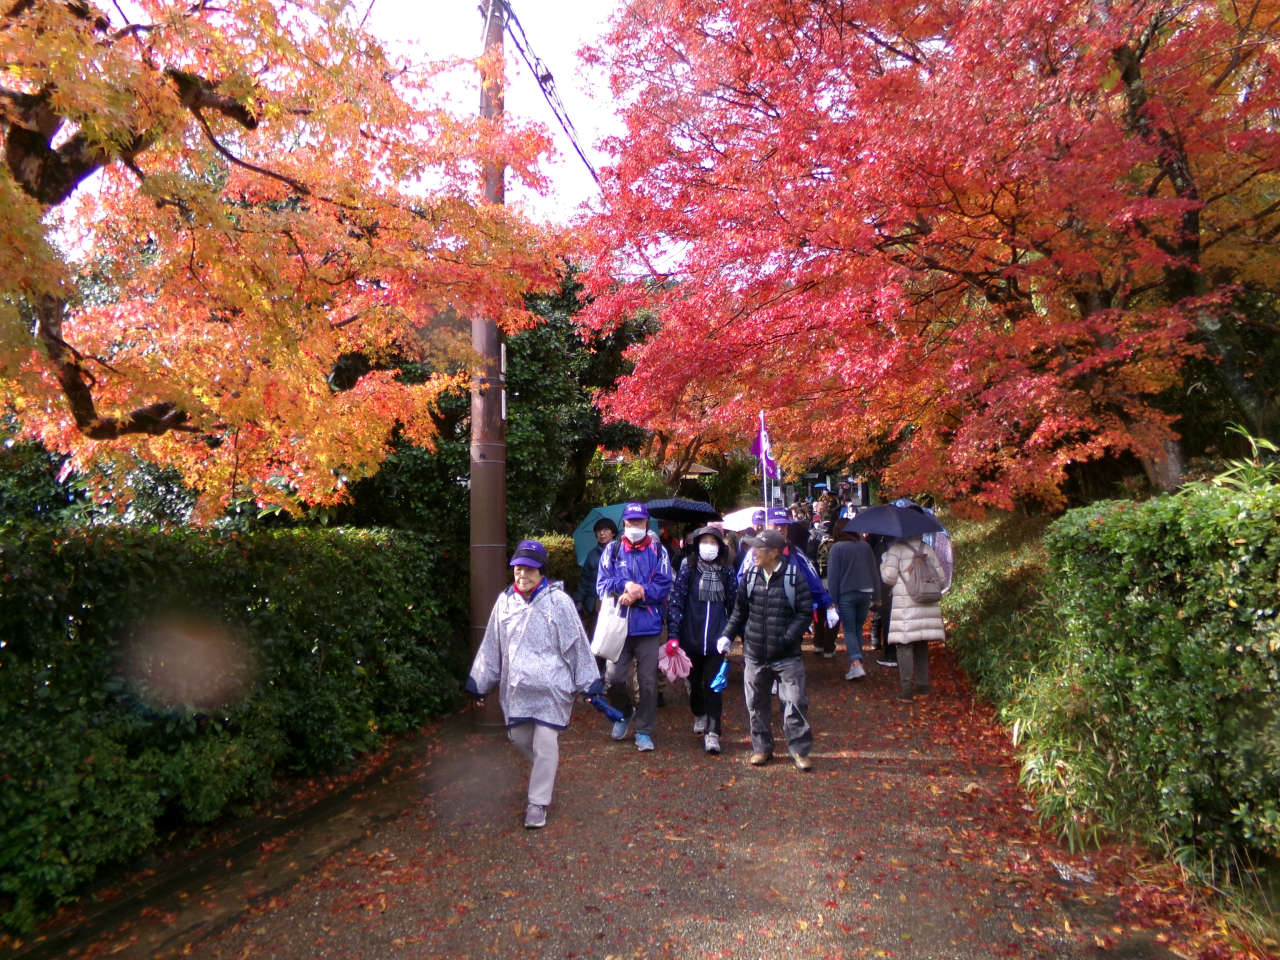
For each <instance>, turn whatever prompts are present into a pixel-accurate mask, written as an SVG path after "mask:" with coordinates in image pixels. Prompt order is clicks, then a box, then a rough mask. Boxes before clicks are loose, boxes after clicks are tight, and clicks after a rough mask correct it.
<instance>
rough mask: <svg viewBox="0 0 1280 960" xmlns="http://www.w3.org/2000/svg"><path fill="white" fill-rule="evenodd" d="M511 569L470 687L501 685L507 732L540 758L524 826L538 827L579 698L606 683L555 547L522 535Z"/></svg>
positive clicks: (476, 692) (477, 690)
mask: <svg viewBox="0 0 1280 960" xmlns="http://www.w3.org/2000/svg"><path fill="white" fill-rule="evenodd" d="M511 568H512V574H513V580H514V582H513V583H512V585H511V586H510V587H508V588H507V589H506V590H504V591H502V593H501V594H500V595H499V596H498V600H497V602H496V603H495V604H494V605H493V612H492V613H491V614H490V615H489V625H488V627H487V628H486V629H485V633H484V641H483V642H482V643H481V644H480V650H479V651H478V652H477V653H476V659H475V662H474V663H472V665H471V675H470V676H469V677H468V678H467V685H466V690H467V692H468V693H470V694H472V695H473V696H475V697H483V696H484V695H485V694H486V693H488V692H489V691H490V690H492V689H493V688H494V687H495V686H496V687H497V688H498V699H499V701H500V702H501V704H502V714H503V716H504V717H505V718H506V722H507V736H508V737H510V739H511V742H512V743H513V744H515V746H516V748H517V749H518V750H519V751H520V752H521V753H523V754H524V755H525V756H526V757H528V758H529V760H530V762H531V763H532V764H533V769H532V771H531V772H530V774H529V805H528V808H527V809H526V810H525V818H524V825H525V826H526V827H527V828H529V829H530V830H536V829H538V828H539V827H542V826H545V825H546V822H547V807H548V806H550V804H551V794H552V791H553V789H554V788H555V783H556V767H557V766H558V765H559V763H560V731H561V730H564V729H566V728H567V727H568V726H569V718H570V716H571V715H572V713H573V701H574V698H575V696H576V695H577V694H579V693H584V694H598V693H600V692H601V691H602V690H603V689H604V683H603V681H601V679H600V671H599V669H598V668H597V667H596V658H595V657H594V656H592V655H591V644H590V642H589V641H588V640H587V634H586V632H585V631H584V630H583V629H582V621H581V620H579V619H578V611H577V608H576V606H575V605H574V602H573V598H571V597H570V596H569V595H568V594H567V593H565V591H564V584H563V583H561V582H560V581H558V580H556V581H552V580H548V579H547V578H546V576H544V573H543V572H544V571H545V570H546V568H547V548H546V547H544V546H543V545H542V544H541V543H539V542H538V541H537V540H522V541H520V545H519V546H518V547H517V548H516V551H515V554H514V555H513V556H512V558H511Z"/></svg>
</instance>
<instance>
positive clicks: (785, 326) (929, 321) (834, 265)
mask: <svg viewBox="0 0 1280 960" xmlns="http://www.w3.org/2000/svg"><path fill="white" fill-rule="evenodd" d="M1278 26H1280V4H1276V3H1274V2H1261V0H1259V2H1254V3H1226V4H1218V3H1209V2H1207V0H1206V2H1197V0H1192V2H1181V3H1167V2H1143V0H1135V2H1127V0H1122V2H1116V0H1110V2H1104V3H1101V4H1099V3H1095V2H1085V0H1012V2H994V0H992V2H986V0H979V2H964V3H956V2H942V3H929V4H923V5H903V4H898V3H891V2H884V0H836V2H832V3H821V4H817V3H809V2H801V0H731V2H729V3H723V2H719V0H716V2H712V0H635V2H632V3H629V4H628V5H627V6H626V7H625V9H624V10H623V11H622V12H621V13H620V14H619V15H618V16H617V17H616V18H615V20H614V22H613V23H612V25H611V30H610V33H609V34H608V36H607V38H606V40H605V42H604V43H603V44H602V45H601V47H600V48H599V49H597V50H595V51H594V52H593V53H592V54H591V56H592V57H593V58H594V59H595V60H596V61H597V62H598V63H602V64H604V65H605V66H607V67H608V69H609V70H610V71H611V76H612V83H613V88H614V93H615V95H616V96H617V97H619V98H620V99H621V100H622V101H623V102H624V103H625V104H626V107H625V120H626V124H627V133H626V135H625V136H623V137H620V138H618V139H617V140H615V141H614V142H613V143H612V148H613V150H614V154H615V160H616V162H615V164H614V165H613V166H612V168H611V169H610V170H609V171H608V172H607V174H606V178H605V182H606V186H605V196H604V201H603V208H602V211H601V212H600V214H599V215H598V216H597V217H595V218H594V219H593V220H592V222H591V223H590V228H591V229H590V231H589V235H590V237H591V242H592V244H593V254H594V269H593V271H592V272H591V274H590V275H589V277H588V284H589V289H590V291H591V293H592V294H593V295H594V298H595V299H594V301H593V303H592V304H591V306H590V308H589V310H588V311H587V314H586V316H587V321H588V322H590V323H592V324H595V325H597V326H607V325H609V324H611V323H615V322H617V321H618V319H620V318H621V317H624V316H626V315H628V314H629V313H631V312H633V311H635V310H637V309H640V308H648V309H655V310H657V311H658V312H659V315H660V317H661V319H662V328H661V331H660V332H659V333H658V334H657V335H656V336H655V337H653V338H651V339H650V340H648V341H647V342H646V343H644V344H643V345H641V346H639V347H637V348H636V349H635V350H634V358H635V360H636V368H635V372H634V373H633V374H632V375H631V376H630V377H628V378H627V379H626V380H625V381H624V382H623V383H622V384H620V386H619V389H618V390H617V391H616V392H615V393H613V394H612V395H611V396H609V397H607V398H605V400H604V402H605V404H606V406H607V407H608V409H609V410H610V411H611V412H612V413H614V414H617V415H619V416H625V417H627V418H628V419H630V420H632V421H635V422H639V423H642V424H644V425H646V426H649V427H651V428H654V429H661V430H663V431H664V432H666V433H668V434H670V435H672V436H674V437H677V438H684V439H688V438H695V437H697V436H700V435H703V434H705V433H706V432H707V431H708V430H714V431H716V432H718V433H721V434H723V433H726V432H735V433H736V434H737V435H739V436H742V437H746V436H749V435H750V434H751V431H752V420H753V418H754V416H755V414H756V412H757V411H758V410H759V409H761V408H764V409H766V410H769V411H771V414H770V417H771V420H770V422H771V427H772V429H773V432H774V436H775V443H776V444H777V446H778V447H780V448H781V449H782V450H783V451H784V453H788V454H789V455H790V457H791V459H793V460H796V461H799V460H803V459H805V458H809V457H827V456H831V455H833V454H840V455H845V454H849V455H852V456H854V457H858V456H861V455H866V454H869V453H871V452H873V451H875V450H878V449H883V448H884V447H886V446H890V447H891V448H892V449H893V450H894V457H893V460H892V464H891V466H890V467H889V468H888V470H887V471H886V479H887V481H888V482H889V483H890V484H891V485H892V486H895V487H897V488H899V489H902V490H907V491H913V492H920V493H932V494H935V495H937V496H939V497H942V498H944V499H947V500H957V499H961V498H964V499H967V501H968V502H969V503H971V504H982V505H992V506H997V507H1004V508H1008V507H1010V506H1012V505H1013V503H1014V502H1015V501H1016V500H1017V499H1020V498H1035V499H1039V500H1041V501H1044V502H1047V503H1050V504H1057V503H1060V502H1061V495H1060V492H1059V491H1060V487H1061V484H1062V482H1063V480H1064V479H1065V470H1066V467H1067V465H1068V464H1070V463H1072V462H1076V461H1086V460H1091V459H1095V458H1099V457H1102V456H1107V455H1115V454H1118V453H1120V452H1123V451H1132V452H1133V453H1135V454H1136V455H1138V456H1139V457H1140V458H1141V459H1142V461H1143V463H1144V466H1146V468H1147V471H1148V474H1149V476H1150V477H1151V479H1152V481H1153V483H1154V484H1155V485H1156V486H1157V487H1159V488H1162V489H1169V488H1171V487H1172V486H1174V485H1176V483H1177V480H1178V476H1179V473H1180V471H1181V452H1180V449H1179V445H1178V435H1177V433H1176V430H1175V424H1174V418H1173V417H1172V416H1170V415H1169V414H1167V413H1164V412H1161V411H1160V410H1159V409H1158V408H1157V407H1156V406H1155V405H1154V404H1153V402H1152V401H1153V398H1154V397H1155V396H1156V395H1157V394H1159V393H1161V392H1162V391H1165V390H1167V389H1168V388H1170V387H1171V386H1173V385H1175V384H1177V383H1178V382H1179V375H1180V369H1181V367H1182V366H1183V364H1184V363H1185V361H1186V359H1187V358H1188V357H1189V356H1191V355H1193V354H1196V353H1199V352H1207V353H1208V354H1209V355H1211V356H1212V357H1213V358H1214V359H1216V360H1217V361H1218V363H1219V367H1220V370H1221V371H1222V374H1223V380H1224V383H1225V384H1226V386H1227V389H1228V390H1230V391H1231V393H1232V396H1233V397H1234V398H1235V400H1236V402H1237V404H1238V405H1239V407H1240V409H1241V411H1242V419H1245V420H1246V422H1250V423H1256V422H1258V421H1260V420H1261V419H1263V417H1264V413H1265V410H1264V407H1265V406H1266V403H1267V400H1266V398H1265V397H1263V396H1261V394H1260V391H1259V390H1257V389H1256V388H1255V387H1254V386H1253V385H1252V384H1251V383H1250V382H1249V378H1248V376H1247V371H1245V370H1244V369H1243V367H1242V359H1243V358H1242V357H1241V356H1240V345H1239V338H1238V330H1239V325H1240V324H1242V323H1246V322H1249V321H1248V320H1247V319H1246V318H1244V317H1243V316H1242V315H1240V314H1239V313H1238V312H1237V311H1236V310H1234V308H1233V303H1234V298H1235V297H1236V296H1238V295H1239V293H1240V292H1241V291H1242V290H1244V289H1247V288H1261V289H1266V290H1271V289H1273V288H1274V285H1275V283H1276V280H1275V278H1276V272H1275V268H1276V265H1277V262H1276V246H1275V240H1276V237H1277V235H1278V234H1280V201H1277V199H1276V198H1277V196H1280V181H1278V180H1277V177H1276V166H1277V162H1278V161H1280V150H1278V149H1277V148H1278V147H1280V139H1278V134H1277V131H1276V128H1275V123H1274V119H1273V118H1274V111H1275V110H1276V108H1277V106H1278V105H1280V104H1278V103H1277V97H1276V93H1277V62H1276V58H1275V54H1274V50H1273V47H1272V46H1271V45H1272V44H1273V43H1274V41H1275V40H1276V37H1277V34H1276V30H1277V27H1278ZM1251 418H1252V419H1251Z"/></svg>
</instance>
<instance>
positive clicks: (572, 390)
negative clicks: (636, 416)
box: [336, 272, 666, 554]
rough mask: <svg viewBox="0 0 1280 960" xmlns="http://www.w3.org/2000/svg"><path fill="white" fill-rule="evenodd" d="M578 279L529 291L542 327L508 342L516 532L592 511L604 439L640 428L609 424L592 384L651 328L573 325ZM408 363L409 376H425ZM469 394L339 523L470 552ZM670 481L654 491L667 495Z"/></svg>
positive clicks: (566, 522)
mask: <svg viewBox="0 0 1280 960" xmlns="http://www.w3.org/2000/svg"><path fill="white" fill-rule="evenodd" d="M580 290H581V287H580V286H579V284H578V283H577V280H576V279H575V277H574V274H573V273H572V272H570V274H569V275H568V276H567V277H566V278H565V280H564V283H563V285H562V287H561V289H560V290H559V291H558V292H557V293H556V294H554V295H549V296H545V297H536V298H531V299H530V301H529V308H530V310H532V311H533V312H534V313H535V314H536V315H537V316H538V326H536V327H534V328H533V329H530V330H525V331H522V332H520V333H517V334H515V335H513V336H511V337H509V338H508V340H507V516H508V524H507V526H508V529H509V530H510V532H511V538H512V540H513V541H514V540H519V539H520V538H521V537H525V536H534V535H537V534H539V533H546V532H550V531H552V530H557V529H558V530H560V531H561V532H569V531H571V530H572V529H573V527H574V526H575V525H576V524H577V522H578V521H580V520H581V519H582V517H583V516H585V515H586V512H587V510H588V508H589V507H588V503H587V500H588V496H589V492H588V480H589V469H590V467H591V464H592V460H593V458H594V457H595V455H596V451H597V449H598V448H599V447H600V446H604V447H606V448H608V449H614V450H616V449H621V448H623V447H626V446H638V445H639V444H640V443H641V442H642V441H643V439H644V434H643V433H642V432H641V431H639V430H638V429H636V428H635V427H632V426H630V425H628V424H622V423H615V424H605V423H604V422H603V420H602V419H601V416H600V411H599V410H597V409H596V407H595V406H594V403H593V401H594V397H595V392H596V391H597V390H598V389H601V388H606V387H611V386H612V385H613V384H614V383H615V382H616V381H617V378H618V377H619V376H621V375H622V374H624V373H626V372H627V371H628V370H629V369H630V365H629V363H628V362H627V361H626V360H625V359H624V357H623V352H624V351H625V350H626V348H627V347H628V346H630V345H631V344H633V343H635V342H638V341H639V340H640V339H643V337H644V336H645V335H646V334H647V332H648V331H649V329H650V325H649V324H647V323H646V322H645V321H641V320H635V321H631V322H629V323H627V324H624V325H623V326H622V327H621V328H619V329H618V330H615V331H613V332H610V333H606V334H593V335H589V336H588V338H587V339H586V340H584V339H583V334H582V331H580V330H579V329H578V328H577V326H576V325H575V324H574V321H573V316H574V314H575V313H577V311H578V310H579V308H580V303H579V300H578V295H579V292H580ZM422 373H423V371H421V370H419V369H417V368H414V367H413V366H412V365H406V366H405V367H404V373H403V374H402V375H403V376H406V377H415V376H421V375H422ZM469 412H470V397H469V395H457V394H455V395H452V396H446V397H443V398H442V400H441V403H440V412H439V416H438V417H437V423H436V425H437V427H438V429H439V436H438V438H437V441H436V450H435V451H428V450H425V449H423V448H421V447H414V446H412V445H411V444H408V443H404V442H400V443H397V444H396V445H395V450H394V451H393V453H392V454H391V455H390V456H389V457H388V458H387V460H386V462H385V463H384V464H383V466H382V468H381V470H380V471H379V472H378V473H377V474H375V475H374V476H372V477H370V478H368V479H367V480H362V481H360V482H359V483H357V484H355V485H354V487H353V488H352V502H351V504H350V505H347V506H343V507H340V508H339V509H338V510H337V512H336V519H337V522H338V523H340V524H343V525H357V526H384V527H398V528H400V529H407V530H418V531H422V532H427V533H431V534H432V535H433V536H436V537H438V538H439V540H440V542H441V544H442V546H444V547H445V548H446V549H448V550H451V551H453V552H455V553H458V554H464V553H465V550H466V545H467V540H468V525H469V519H468V518H469V516H470V513H469V511H470V493H469V490H468V488H467V485H466V479H467V473H468V471H469V470H470V462H469V442H470V433H469V430H470V420H469ZM665 492H666V491H665V489H664V490H662V491H661V492H660V493H659V494H658V495H662V494H663V493H665Z"/></svg>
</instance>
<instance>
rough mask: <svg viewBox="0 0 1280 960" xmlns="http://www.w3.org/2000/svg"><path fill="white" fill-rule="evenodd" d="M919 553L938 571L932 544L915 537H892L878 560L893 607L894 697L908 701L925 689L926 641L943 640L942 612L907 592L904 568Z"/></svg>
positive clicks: (891, 627) (927, 654)
mask: <svg viewBox="0 0 1280 960" xmlns="http://www.w3.org/2000/svg"><path fill="white" fill-rule="evenodd" d="M918 553H923V554H924V555H925V556H927V557H928V558H929V561H930V562H931V563H932V564H933V565H934V568H935V569H937V570H939V571H940V570H941V569H942V566H941V564H940V563H939V562H938V555H937V554H936V553H934V550H933V547H931V546H929V545H928V544H926V543H924V542H923V541H922V540H921V539H920V538H919V537H909V538H907V539H905V540H895V541H894V542H893V543H892V544H890V546H889V549H888V550H887V551H886V552H885V555H884V560H883V561H882V562H881V563H880V579H881V580H883V581H884V584H885V586H887V587H892V588H893V608H892V614H891V615H890V619H889V642H890V643H892V644H897V645H898V680H899V681H900V682H901V684H902V692H901V693H899V694H898V699H899V700H901V701H903V702H910V701H911V698H912V696H913V695H914V694H916V693H928V692H929V641H930V640H945V639H946V631H945V630H944V629H943V625H942V611H941V610H940V609H939V608H938V605H937V604H936V603H919V602H917V601H915V600H913V599H912V598H911V594H909V593H908V592H907V571H908V569H909V568H910V567H911V563H912V561H913V560H914V559H915V556H916V554H918Z"/></svg>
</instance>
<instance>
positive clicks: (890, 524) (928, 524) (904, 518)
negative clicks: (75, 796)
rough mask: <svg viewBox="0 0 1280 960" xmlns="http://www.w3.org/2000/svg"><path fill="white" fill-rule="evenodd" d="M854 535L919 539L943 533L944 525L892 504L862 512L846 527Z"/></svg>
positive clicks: (926, 516)
mask: <svg viewBox="0 0 1280 960" xmlns="http://www.w3.org/2000/svg"><path fill="white" fill-rule="evenodd" d="M845 529H846V530H852V531H853V532H854V533H878V534H879V535H880V536H882V537H898V538H902V537H918V536H920V535H921V534H925V533H941V532H942V524H940V523H939V522H938V521H937V520H935V519H934V518H933V517H931V516H929V514H927V513H918V512H917V511H915V510H911V509H909V508H908V507H895V506H894V505H893V504H891V503H886V504H884V505H883V506H879V507H872V508H871V509H870V510H862V511H860V512H859V513H858V515H857V516H856V517H854V518H853V519H852V520H850V521H849V522H848V524H846V525H845Z"/></svg>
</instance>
